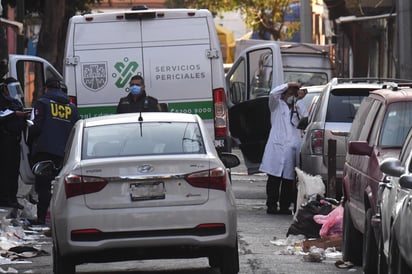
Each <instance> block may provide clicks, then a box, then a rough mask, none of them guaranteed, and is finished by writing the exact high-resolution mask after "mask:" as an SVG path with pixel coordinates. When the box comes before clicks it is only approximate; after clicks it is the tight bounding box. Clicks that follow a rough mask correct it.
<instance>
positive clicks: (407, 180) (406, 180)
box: [399, 175, 412, 189]
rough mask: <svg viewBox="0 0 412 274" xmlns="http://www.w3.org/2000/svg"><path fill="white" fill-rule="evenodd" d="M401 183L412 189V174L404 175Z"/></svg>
mask: <svg viewBox="0 0 412 274" xmlns="http://www.w3.org/2000/svg"><path fill="white" fill-rule="evenodd" d="M399 184H400V185H401V187H404V188H407V189H412V176H410V175H402V176H401V177H400V178H399Z"/></svg>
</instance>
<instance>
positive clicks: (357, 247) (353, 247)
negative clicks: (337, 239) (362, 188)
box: [342, 203, 362, 266]
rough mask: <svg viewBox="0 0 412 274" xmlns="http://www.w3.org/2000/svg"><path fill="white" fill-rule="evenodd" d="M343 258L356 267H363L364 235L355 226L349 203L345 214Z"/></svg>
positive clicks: (346, 205)
mask: <svg viewBox="0 0 412 274" xmlns="http://www.w3.org/2000/svg"><path fill="white" fill-rule="evenodd" d="M342 258H343V260H344V261H350V262H352V263H354V264H355V265H359V266H360V265H362V234H361V233H360V232H359V231H358V230H357V229H356V228H355V227H354V226H353V223H352V219H351V216H350V212H349V208H348V204H347V203H345V209H344V213H343V243H342Z"/></svg>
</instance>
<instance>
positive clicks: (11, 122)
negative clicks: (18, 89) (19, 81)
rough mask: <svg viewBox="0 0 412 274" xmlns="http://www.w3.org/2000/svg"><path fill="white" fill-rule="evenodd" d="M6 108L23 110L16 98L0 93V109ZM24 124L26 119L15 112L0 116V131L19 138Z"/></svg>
mask: <svg viewBox="0 0 412 274" xmlns="http://www.w3.org/2000/svg"><path fill="white" fill-rule="evenodd" d="M6 109H9V110H14V111H23V105H22V104H21V102H20V101H19V100H17V99H14V98H11V97H10V96H7V97H6V96H5V95H4V94H2V93H0V110H2V111H4V110H6ZM25 126H26V121H25V119H24V118H23V117H18V116H16V115H15V114H10V115H7V116H5V117H2V118H0V132H1V133H2V134H8V135H14V136H17V137H19V138H20V135H21V132H22V130H24V128H25Z"/></svg>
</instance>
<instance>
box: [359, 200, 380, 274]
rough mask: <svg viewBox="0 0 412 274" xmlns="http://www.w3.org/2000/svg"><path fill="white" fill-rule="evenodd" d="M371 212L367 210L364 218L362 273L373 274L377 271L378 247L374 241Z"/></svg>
mask: <svg viewBox="0 0 412 274" xmlns="http://www.w3.org/2000/svg"><path fill="white" fill-rule="evenodd" d="M371 220H372V210H371V209H370V208H369V209H368V210H367V211H366V216H365V232H364V234H363V252H362V253H363V257H362V263H363V264H362V267H363V273H365V274H375V273H377V271H378V266H377V265H376V262H377V260H378V252H377V250H378V247H377V244H376V240H375V234H374V231H373V227H372V224H371Z"/></svg>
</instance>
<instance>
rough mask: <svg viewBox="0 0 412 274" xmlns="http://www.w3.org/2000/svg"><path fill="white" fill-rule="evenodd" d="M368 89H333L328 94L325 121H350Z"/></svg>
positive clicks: (366, 94) (367, 93)
mask: <svg viewBox="0 0 412 274" xmlns="http://www.w3.org/2000/svg"><path fill="white" fill-rule="evenodd" d="M368 95H369V91H368V90H356V92H355V91H354V90H347V91H346V90H333V91H332V92H331V93H330V96H329V102H328V110H327V113H326V122H343V123H352V121H353V119H354V118H355V114H356V111H357V110H358V108H359V106H360V104H361V102H362V99H363V98H364V97H366V96H368Z"/></svg>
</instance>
